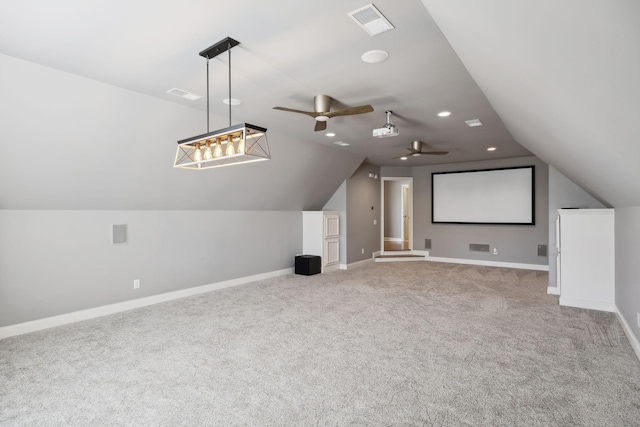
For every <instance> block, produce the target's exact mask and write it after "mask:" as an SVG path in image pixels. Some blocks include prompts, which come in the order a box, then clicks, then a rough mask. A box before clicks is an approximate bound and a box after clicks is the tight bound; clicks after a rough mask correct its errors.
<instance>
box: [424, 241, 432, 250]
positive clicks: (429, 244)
mask: <svg viewBox="0 0 640 427" xmlns="http://www.w3.org/2000/svg"><path fill="white" fill-rule="evenodd" d="M424 248H425V249H431V239H424Z"/></svg>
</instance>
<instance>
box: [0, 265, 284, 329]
mask: <svg viewBox="0 0 640 427" xmlns="http://www.w3.org/2000/svg"><path fill="white" fill-rule="evenodd" d="M292 273H293V269H292V268H285V269H283V270H278V271H272V272H269V273H263V274H256V275H253V276H247V277H240V278H237V279H232V280H225V281H223V282H218V283H212V284H209V285H203V286H197V287H194V288H187V289H182V290H179V291H173V292H167V293H164V294H159V295H153V296H150V297H145V298H138V299H134V300H129V301H124V302H121V303H116V304H109V305H104V306H102V307H95V308H90V309H87V310H80V311H75V312H72V313H66V314H61V315H58V316H52V317H47V318H44V319H38V320H33V321H30V322H24V323H18V324H16V325H10V326H5V327H3V328H0V339H4V338H9V337H13V336H16V335H22V334H27V333H29V332H36V331H41V330H43V329H48V328H53V327H56V326H62V325H66V324H69V323H75V322H81V321H83V320H89V319H94V318H96V317H102V316H108V315H110V314H115V313H120V312H123V311H127V310H133V309H135V308H140V307H146V306H148V305H153V304H159V303H162V302H167V301H173V300H176V299H180V298H185V297H190V296H193V295H198V294H203V293H206V292H211V291H215V290H218V289H224V288H230V287H232V286H238V285H244V284H247V283H252V282H257V281H259V280H265V279H271V278H273V277H278V276H284V275H287V274H292Z"/></svg>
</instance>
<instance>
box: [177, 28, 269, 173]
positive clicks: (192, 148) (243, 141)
mask: <svg viewBox="0 0 640 427" xmlns="http://www.w3.org/2000/svg"><path fill="white" fill-rule="evenodd" d="M239 44H240V42H238V41H237V40H234V39H232V38H230V37H227V38H225V39H223V40H221V41H219V42H218V43H216V44H214V45H213V46H210V47H209V48H207V49H205V50H203V51H202V52H200V56H202V57H204V58H206V60H207V133H205V134H203V135H198V136H194V137H191V138H187V139H183V140H181V141H178V150H177V152H176V158H175V161H174V165H173V167H175V168H182V169H196V170H201V169H211V168H215V167H221V166H230V165H236V164H241V163H250V162H258V161H262V160H269V159H271V154H270V152H269V145H268V142H267V129H266V128H263V127H260V126H255V125H251V124H249V123H240V124H237V125H234V126H232V125H231V104H229V127H226V128H223V129H219V130H215V131H213V132H210V131H209V60H210V59H211V58H214V57H216V56H218V55H220V54H221V53H224V52H227V51H228V52H229V99H231V49H232V48H233V47H234V46H237V45H239Z"/></svg>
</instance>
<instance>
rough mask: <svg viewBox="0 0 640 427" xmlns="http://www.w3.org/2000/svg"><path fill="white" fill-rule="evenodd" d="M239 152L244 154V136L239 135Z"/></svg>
mask: <svg viewBox="0 0 640 427" xmlns="http://www.w3.org/2000/svg"><path fill="white" fill-rule="evenodd" d="M237 151H238V154H244V138H242V137H238V150H237Z"/></svg>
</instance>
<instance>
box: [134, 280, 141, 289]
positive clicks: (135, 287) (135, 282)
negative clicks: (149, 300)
mask: <svg viewBox="0 0 640 427" xmlns="http://www.w3.org/2000/svg"><path fill="white" fill-rule="evenodd" d="M138 288H140V279H135V280H134V281H133V289H138Z"/></svg>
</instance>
